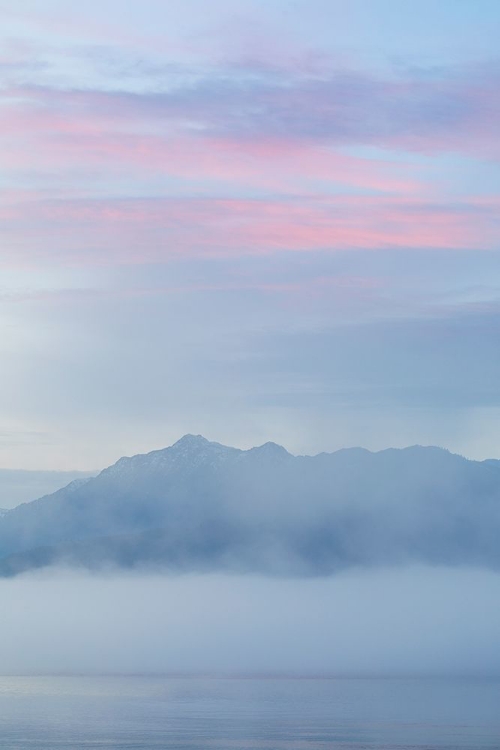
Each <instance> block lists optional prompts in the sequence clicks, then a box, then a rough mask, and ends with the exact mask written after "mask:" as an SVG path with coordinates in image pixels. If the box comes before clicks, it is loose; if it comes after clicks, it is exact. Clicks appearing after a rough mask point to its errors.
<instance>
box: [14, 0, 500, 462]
mask: <svg viewBox="0 0 500 750" xmlns="http://www.w3.org/2000/svg"><path fill="white" fill-rule="evenodd" d="M0 12H1V14H2V31H1V36H0V40H1V46H0V50H1V52H0V74H1V78H0V80H1V85H0V137H1V139H2V148H1V149H0V217H1V223H0V359H1V362H2V367H1V369H0V394H1V395H0V398H1V404H0V405H1V414H2V423H1V424H0V465H2V466H5V467H16V468H52V469H55V468H60V469H69V468H78V469H94V468H99V467H101V466H104V465H106V464H108V463H110V462H111V461H113V460H115V459H116V458H118V457H119V456H120V455H122V454H130V453H136V452H142V451H146V450H149V449H153V448H158V447H162V446H164V445H167V444H169V443H171V442H173V441H174V440H175V439H177V438H178V437H179V436H180V435H181V434H183V433H186V432H194V433H203V434H205V435H206V436H207V437H209V438H212V439H215V440H219V441H221V442H228V443H232V444H235V445H239V446H242V447H247V446H249V445H253V444H255V443H259V442H265V441H266V440H275V441H277V442H280V443H282V444H284V445H285V446H286V447H287V448H288V449H290V450H291V451H292V452H316V451H320V450H335V449H337V448H340V447H343V446H348V445H363V446H366V447H368V448H371V449H375V450H376V449H380V448H384V447H387V446H389V445H392V446H403V445H409V444H414V443H423V444H437V445H441V446H444V447H448V448H450V449H452V450H454V451H457V452H460V453H463V454H465V455H467V456H471V457H477V458H482V457H487V456H498V455H500V437H499V436H498V430H497V424H498V416H499V413H498V412H499V407H500V388H499V387H498V385H497V384H498V382H500V379H499V375H500V356H499V347H498V323H499V300H500V295H499V290H500V265H499V261H500V246H499V237H500V225H499V220H498V216H499V206H500V199H499V192H500V169H499V160H500V147H499V141H498V132H499V128H500V100H499V93H500V60H499V56H498V52H497V48H498V37H499V31H500V29H499V26H500V6H499V5H498V3H494V2H484V1H483V2H474V3H473V2H469V1H468V0H467V1H465V0H454V2H451V1H450V2H440V3H435V2H418V3H417V2H407V3H400V2H392V1H389V0H385V1H382V0H371V1H370V2H362V1H361V0H358V1H357V2H351V3H349V4H346V3H340V2H338V3H337V2H320V1H319V0H317V1H316V2H308V3H305V2H278V1H275V2H257V1H256V0H254V1H253V2H241V3H234V2H214V3H211V4H210V9H209V10H208V5H207V4H206V3H202V2H187V3H183V4H182V7H174V6H173V5H172V4H170V3H168V4H167V3H164V2H156V1H152V0H150V2H141V3H139V2H129V3H127V4H123V3H122V2H117V1H116V2H113V1H112V0H102V1H101V2H94V0H90V1H89V2H87V3H85V4H84V5H78V6H77V5H75V4H70V3H67V2H55V1H53V0H44V2H39V1H37V0H33V1H31V2H29V1H28V0H19V2H18V3H16V5H15V6H13V4H12V3H10V2H1V1H0Z"/></svg>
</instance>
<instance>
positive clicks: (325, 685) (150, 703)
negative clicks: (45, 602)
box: [0, 677, 500, 750]
mask: <svg viewBox="0 0 500 750" xmlns="http://www.w3.org/2000/svg"><path fill="white" fill-rule="evenodd" d="M0 747H1V748H5V749H6V750H45V749H47V750H48V749H49V748H50V750H80V749H83V748H92V749H93V750H99V749H101V748H102V749H103V750H104V749H106V750H110V749H112V748H115V749H116V750H118V749H120V750H121V749H122V748H123V750H125V749H126V750H150V749H151V750H153V749H154V748H171V749H175V748H179V750H181V749H182V750H206V749H207V748H214V749H216V750H232V749H233V748H234V750H257V749H258V750H281V748H283V749H284V748H286V749H287V750H302V749H303V750H320V749H325V748H335V749H336V750H362V749H363V750H368V749H371V748H378V749H379V750H380V749H381V748H383V750H410V748H421V749H424V748H425V750H431V748H447V749H448V750H458V749H459V748H468V749H469V750H481V749H482V748H495V749H496V750H498V748H500V681H499V680H463V679H450V680H445V679H429V680H427V679H201V678H182V679H179V678H164V677H29V678H26V677H5V678H0Z"/></svg>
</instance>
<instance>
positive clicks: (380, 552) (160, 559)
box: [0, 435, 500, 575]
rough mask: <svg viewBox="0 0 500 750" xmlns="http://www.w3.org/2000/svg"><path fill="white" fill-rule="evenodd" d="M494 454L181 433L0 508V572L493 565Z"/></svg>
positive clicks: (496, 558)
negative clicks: (236, 442)
mask: <svg viewBox="0 0 500 750" xmlns="http://www.w3.org/2000/svg"><path fill="white" fill-rule="evenodd" d="M499 539H500V462H496V461H483V462H477V461H469V460H467V459H465V458H463V457H461V456H457V455H454V454H452V453H449V452H448V451H445V450H442V449H439V448H432V447H431V448H424V447H420V446H414V447H411V448H406V449H402V450H396V449H389V450H384V451H381V452H378V453H371V452H370V451H367V450H364V449H361V448H353V449H346V450H340V451H337V452H336V453H331V454H327V453H322V454H319V455H317V456H293V455H291V454H290V453H288V452H287V451H286V450H285V449H284V448H282V447H281V446H278V445H276V444H275V443H266V444H265V445H262V446H260V447H258V448H252V449H250V450H245V451H243V450H239V449H236V448H230V447H226V446H223V445H220V444H219V443H214V442H209V441H208V440H206V439H205V438H203V437H201V436H193V435H186V436H185V437H183V438H181V440H179V441H178V442H177V443H175V444H174V445H172V446H171V447H169V448H166V449H164V450H159V451H153V452H152V453H148V454H146V455H137V456H133V457H131V458H121V459H120V460H119V461H117V463H115V464H114V465H113V466H110V467H109V468H107V469H105V470H104V471H102V472H101V473H100V474H99V475H98V476H96V477H94V478H86V479H83V480H76V481H74V482H71V483H70V484H69V485H68V486H67V487H64V488H63V489H61V490H58V491H57V492H55V493H53V494H51V495H47V496H45V497H42V498H40V499H38V500H35V501H33V502H30V503H26V504H23V505H20V506H18V507H17V508H14V509H13V510H10V511H9V512H8V513H6V514H5V515H4V516H3V517H0V575H14V574H16V573H19V572H21V571H23V570H28V569H31V568H36V567H43V566H46V565H51V564H58V563H60V564H67V565H82V566H84V567H87V568H97V569H98V568H101V567H103V566H114V565H118V566H119V567H126V568H132V567H134V568H135V567H138V566H155V567H162V568H166V569H169V570H231V571H232V570H238V571H255V572H261V573H266V574H279V575H325V574H330V573H333V572H335V571H337V570H340V569H343V568H346V567H349V566H360V565H363V566H366V565H400V564H405V563H408V562H425V563H431V564H447V565H458V564H467V565H471V564H472V565H481V566H487V567H492V568H498V567H499V566H500V550H499V544H498V542H499Z"/></svg>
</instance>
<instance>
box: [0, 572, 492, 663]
mask: <svg viewBox="0 0 500 750" xmlns="http://www.w3.org/2000/svg"><path fill="white" fill-rule="evenodd" d="M499 594H500V575H499V574H497V573H493V572H488V571H484V570H474V569H465V568H456V569H452V568H430V567H412V568H404V569H397V570H394V569H393V570H385V569H379V570H372V571H365V572H360V571H350V572H346V573H343V574H341V575H338V576H335V577H333V578H322V579H310V580H283V579H268V578H264V577H257V576H222V575H208V574H207V575H182V576H175V577H173V576H160V575H128V576H126V575H118V574H113V575H109V576H92V575H87V574H75V573H73V572H71V573H70V572H67V571H59V572H58V573H57V574H54V573H53V572H52V573H51V574H38V575H29V576H28V575H27V576H22V577H20V578H17V579H15V580H3V581H1V582H0V596H1V599H2V605H3V606H2V618H1V622H2V627H1V639H0V664H1V669H2V672H3V673H4V674H8V673H29V674H33V673H59V672H64V673H68V672H77V673H80V672H85V673H87V672H89V673H103V672H105V673H115V672H118V673H134V672H153V673H166V672H167V673H168V672H170V673H172V672H174V673H178V672H188V673H193V672H195V673H225V674H227V673H230V674H238V673H292V674H325V675H330V674H331V675H335V674H353V675H357V674H362V675H364V674H367V675H370V674H410V673H411V674H415V673H417V674H464V673H467V674H493V673H495V674H499V673H500V596H499Z"/></svg>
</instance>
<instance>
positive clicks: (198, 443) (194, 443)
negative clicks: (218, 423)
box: [172, 433, 210, 448]
mask: <svg viewBox="0 0 500 750" xmlns="http://www.w3.org/2000/svg"><path fill="white" fill-rule="evenodd" d="M209 443H210V441H209V440H207V439H206V438H204V437H203V435H191V434H190V433H188V434H187V435H184V436H183V437H181V438H180V440H177V442H175V443H174V444H173V445H172V448H199V447H202V446H206V445H209Z"/></svg>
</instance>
